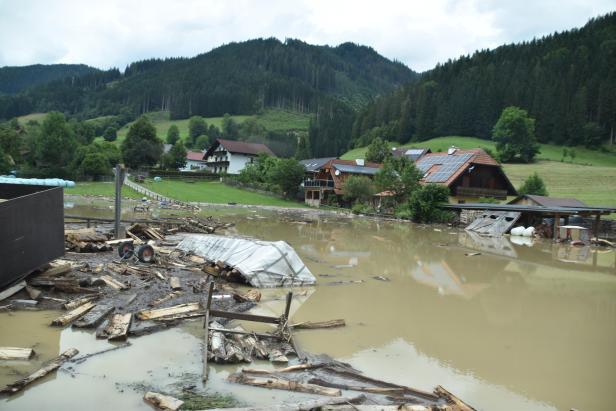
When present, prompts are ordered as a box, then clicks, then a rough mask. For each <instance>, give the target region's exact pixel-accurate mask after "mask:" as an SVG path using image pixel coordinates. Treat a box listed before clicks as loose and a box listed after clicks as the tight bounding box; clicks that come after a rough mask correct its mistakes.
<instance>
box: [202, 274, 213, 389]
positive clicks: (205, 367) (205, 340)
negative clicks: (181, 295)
mask: <svg viewBox="0 0 616 411" xmlns="http://www.w3.org/2000/svg"><path fill="white" fill-rule="evenodd" d="M212 285H213V283H212ZM211 292H212V287H210V294H209V295H211ZM210 302H211V300H209V301H208V303H207V308H206V309H205V320H204V322H203V328H205V334H204V336H203V354H202V355H203V358H202V361H203V375H202V377H201V379H202V380H203V384H204V385H205V382H206V381H207V377H208V371H209V368H208V365H207V346H208V344H209V337H210V330H209V328H208V327H209V325H210V309H209V308H210Z"/></svg>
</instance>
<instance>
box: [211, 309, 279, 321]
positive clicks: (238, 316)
mask: <svg viewBox="0 0 616 411" xmlns="http://www.w3.org/2000/svg"><path fill="white" fill-rule="evenodd" d="M210 316H211V317H221V318H229V319H232V320H246V321H255V322H258V323H268V324H280V317H271V316H268V315H255V314H244V313H232V312H229V311H220V310H210Z"/></svg>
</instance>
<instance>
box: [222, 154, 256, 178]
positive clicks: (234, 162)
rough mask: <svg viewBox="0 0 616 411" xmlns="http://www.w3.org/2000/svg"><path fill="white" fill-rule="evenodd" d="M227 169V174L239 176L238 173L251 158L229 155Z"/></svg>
mask: <svg viewBox="0 0 616 411" xmlns="http://www.w3.org/2000/svg"><path fill="white" fill-rule="evenodd" d="M227 156H228V157H229V169H228V170H227V174H239V173H240V171H242V170H243V169H244V167H246V164H249V163H250V159H252V158H253V157H251V156H247V155H244V154H237V153H229V154H228V155H227Z"/></svg>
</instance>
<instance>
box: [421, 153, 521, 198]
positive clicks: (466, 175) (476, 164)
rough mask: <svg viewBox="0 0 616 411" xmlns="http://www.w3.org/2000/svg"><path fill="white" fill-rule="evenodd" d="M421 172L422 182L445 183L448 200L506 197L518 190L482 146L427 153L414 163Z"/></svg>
mask: <svg viewBox="0 0 616 411" xmlns="http://www.w3.org/2000/svg"><path fill="white" fill-rule="evenodd" d="M415 165H416V166H417V168H419V169H420V170H421V171H422V172H423V173H424V175H423V177H422V179H421V181H420V182H421V183H424V184H428V183H435V184H441V185H444V186H447V187H448V188H449V190H450V201H451V202H454V203H465V202H473V201H478V200H479V199H480V198H481V197H491V198H495V199H498V200H505V199H506V198H507V196H513V195H516V194H517V192H516V190H515V188H514V187H513V184H511V181H509V178H507V175H505V172H504V171H503V168H502V167H501V165H500V164H499V163H498V161H496V160H495V159H493V158H492V157H491V156H490V155H489V154H488V153H486V152H485V151H484V150H482V149H479V148H477V149H472V150H461V149H458V148H456V147H451V148H450V149H449V150H447V152H438V153H427V154H424V155H423V156H421V157H420V158H419V159H418V160H417V162H416V163H415Z"/></svg>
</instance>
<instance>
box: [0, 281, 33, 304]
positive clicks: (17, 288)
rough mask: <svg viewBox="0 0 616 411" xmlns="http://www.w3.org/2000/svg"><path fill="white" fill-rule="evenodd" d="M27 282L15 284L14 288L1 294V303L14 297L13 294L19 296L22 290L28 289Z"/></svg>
mask: <svg viewBox="0 0 616 411" xmlns="http://www.w3.org/2000/svg"><path fill="white" fill-rule="evenodd" d="M26 285H27V284H26V282H25V281H21V282H19V283H17V284H15V285H14V286H12V287H9V288H7V289H6V290H4V291H2V292H0V301H2V300H5V299H7V298H9V297H10V296H12V295H13V294H17V293H18V292H19V291H21V290H22V289H24V288H25V287H26Z"/></svg>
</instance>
